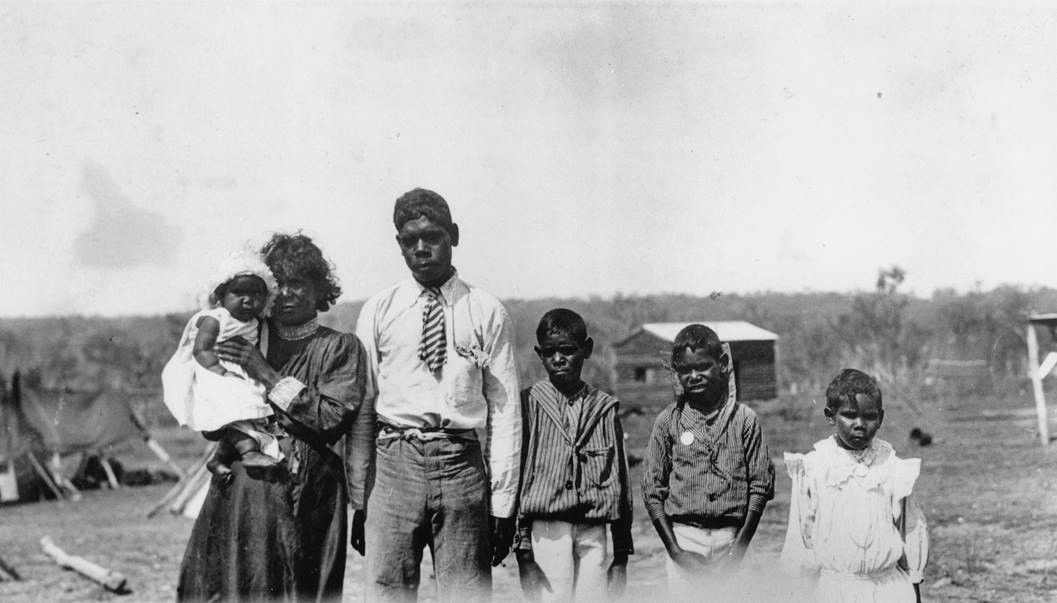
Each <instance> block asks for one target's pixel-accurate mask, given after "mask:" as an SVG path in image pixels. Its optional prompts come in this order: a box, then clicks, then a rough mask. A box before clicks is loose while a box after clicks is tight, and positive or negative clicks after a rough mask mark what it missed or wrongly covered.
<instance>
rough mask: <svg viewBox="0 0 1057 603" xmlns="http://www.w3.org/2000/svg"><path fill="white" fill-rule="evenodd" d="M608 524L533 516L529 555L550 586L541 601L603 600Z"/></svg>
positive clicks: (544, 590) (604, 597)
mask: <svg viewBox="0 0 1057 603" xmlns="http://www.w3.org/2000/svg"><path fill="white" fill-rule="evenodd" d="M607 527H608V524H604V523H600V524H583V523H569V522H567V521H553V520H542V519H534V520H533V521H532V555H533V557H535V559H536V564H537V565H539V566H540V569H541V570H543V575H544V576H546V577H547V581H549V582H550V586H551V589H550V591H548V590H547V589H546V588H544V589H543V596H542V599H541V600H542V601H544V602H551V601H563V602H568V601H581V602H594V601H606V600H607V599H606V585H607V577H606V572H607V570H608V568H609V564H608V561H609V556H608V554H607V553H606V547H607V543H608V541H609V538H608V535H607Z"/></svg>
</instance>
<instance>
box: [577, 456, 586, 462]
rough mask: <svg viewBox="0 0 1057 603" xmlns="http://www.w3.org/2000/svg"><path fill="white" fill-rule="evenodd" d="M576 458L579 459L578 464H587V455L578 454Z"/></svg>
mask: <svg viewBox="0 0 1057 603" xmlns="http://www.w3.org/2000/svg"><path fill="white" fill-rule="evenodd" d="M577 456H578V457H580V462H581V463H585V462H587V455H586V454H578V455H577Z"/></svg>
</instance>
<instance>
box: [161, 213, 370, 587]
mask: <svg viewBox="0 0 1057 603" xmlns="http://www.w3.org/2000/svg"><path fill="white" fill-rule="evenodd" d="M261 254H262V256H263V258H264V261H265V263H266V264H267V265H268V267H269V268H270V269H271V270H272V272H273V273H274V274H275V278H276V280H277V282H278V296H277V297H276V300H275V304H274V306H273V310H272V318H271V320H270V321H269V323H268V328H267V329H266V331H267V334H266V335H265V334H262V337H261V341H262V348H264V351H263V352H262V351H261V350H258V348H256V347H254V346H251V345H249V344H248V343H246V342H245V341H243V340H232V341H229V342H225V343H222V344H219V345H218V346H217V348H216V351H217V355H218V356H219V357H220V358H221V359H222V360H228V361H231V362H235V363H237V364H239V365H241V366H242V367H243V368H244V369H245V370H246V373H247V374H249V375H250V376H251V377H253V378H255V379H257V380H258V381H260V382H261V383H263V384H264V385H265V386H266V387H267V388H268V398H269V401H270V402H271V405H272V407H273V409H274V410H275V415H276V422H277V431H278V432H279V437H280V441H281V444H280V446H281V449H282V451H283V453H284V454H285V456H286V462H285V463H284V464H283V465H281V470H280V471H270V470H265V471H260V470H253V469H250V470H247V469H246V468H244V467H243V466H242V463H241V462H239V461H237V460H236V461H235V462H234V463H233V464H232V467H231V470H232V474H231V475H230V476H228V478H226V479H225V478H222V477H219V476H216V475H214V476H213V479H212V482H211V483H210V485H209V493H208V494H207V495H206V500H205V503H204V504H203V506H202V510H201V512H200V513H199V515H198V519H197V520H196V521H195V525H194V528H193V530H192V531H191V538H190V540H189V541H188V543H187V551H186V552H185V553H184V559H183V564H182V566H181V568H180V582H179V586H178V587H177V599H178V600H188V601H201V600H217V599H219V600H225V601H226V600H232V599H257V600H259V599H285V600H297V601H301V600H313V599H314V600H317V601H322V600H331V599H336V600H340V598H341V588H342V580H343V578H344V573H345V534H346V511H345V506H346V504H350V503H351V505H352V507H353V509H356V512H355V514H354V516H353V535H352V540H353V546H354V547H355V548H356V549H357V550H358V551H360V553H361V554H362V553H363V511H362V509H363V508H364V503H365V489H366V481H367V474H368V467H369V465H370V457H371V455H372V454H373V451H374V441H373V440H374V423H375V418H374V407H373V392H371V391H370V388H369V386H368V381H367V379H368V377H367V364H366V358H365V357H364V352H363V347H362V346H361V345H360V342H359V340H358V339H356V337H355V336H354V335H351V334H348V333H338V332H336V331H333V330H331V329H328V328H326V327H321V326H319V323H318V322H317V314H318V313H319V312H323V311H326V310H327V309H329V308H330V305H331V304H332V303H333V302H334V301H335V300H336V299H337V297H338V295H340V294H341V289H340V287H339V286H338V283H337V280H336V279H335V277H334V275H333V274H332V273H331V268H330V264H329V263H328V262H327V261H326V260H325V259H324V258H323V254H322V252H321V251H320V249H319V248H318V247H317V246H316V245H315V244H314V243H313V242H312V240H311V239H309V238H308V237H306V236H304V235H300V234H296V235H283V234H276V235H274V236H273V237H272V239H271V240H270V241H269V242H268V243H267V244H265V246H264V248H263V249H262V250H261ZM335 451H338V452H335Z"/></svg>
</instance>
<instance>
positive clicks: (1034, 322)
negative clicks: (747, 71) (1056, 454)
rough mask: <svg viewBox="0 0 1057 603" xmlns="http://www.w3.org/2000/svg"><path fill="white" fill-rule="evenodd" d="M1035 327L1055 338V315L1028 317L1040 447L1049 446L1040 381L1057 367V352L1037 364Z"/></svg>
mask: <svg viewBox="0 0 1057 603" xmlns="http://www.w3.org/2000/svg"><path fill="white" fill-rule="evenodd" d="M1035 327H1046V328H1047V329H1048V330H1049V331H1050V332H1051V333H1053V334H1054V335H1055V336H1057V313H1050V314H1032V315H1031V316H1029V317H1028V337H1027V342H1028V376H1029V377H1031V386H1032V389H1034V391H1035V414H1036V415H1038V419H1039V439H1040V440H1042V445H1043V446H1044V447H1045V446H1049V445H1050V418H1049V413H1048V411H1047V409H1046V394H1045V393H1044V392H1043V390H1042V380H1043V379H1044V378H1045V377H1046V375H1049V374H1050V373H1051V372H1052V371H1053V369H1054V367H1057V352H1049V353H1048V354H1046V357H1045V358H1043V359H1042V362H1039V336H1038V333H1037V332H1036V330H1035Z"/></svg>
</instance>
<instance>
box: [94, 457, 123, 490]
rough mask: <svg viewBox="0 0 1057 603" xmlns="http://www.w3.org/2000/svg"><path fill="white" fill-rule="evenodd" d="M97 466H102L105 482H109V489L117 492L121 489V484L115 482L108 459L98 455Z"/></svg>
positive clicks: (112, 469) (115, 478)
mask: <svg viewBox="0 0 1057 603" xmlns="http://www.w3.org/2000/svg"><path fill="white" fill-rule="evenodd" d="M99 464H100V465H102V466H103V471H105V472H106V481H108V482H110V489H111V490H117V489H118V488H120V487H121V484H119V483H118V481H117V476H116V475H114V468H113V467H111V466H110V459H108V458H106V457H105V456H103V454H102V453H100V454H99Z"/></svg>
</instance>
